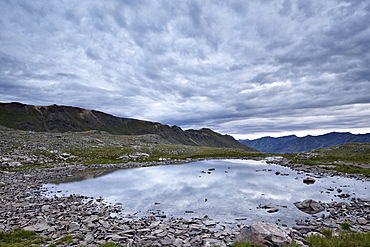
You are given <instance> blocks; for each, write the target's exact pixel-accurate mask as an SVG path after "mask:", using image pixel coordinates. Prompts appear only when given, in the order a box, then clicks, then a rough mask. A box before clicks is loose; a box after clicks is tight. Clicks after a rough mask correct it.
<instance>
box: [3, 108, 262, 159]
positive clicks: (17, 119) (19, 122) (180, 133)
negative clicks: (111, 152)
mask: <svg viewBox="0 0 370 247" xmlns="http://www.w3.org/2000/svg"><path fill="white" fill-rule="evenodd" d="M0 125H3V126H6V127H9V128H14V129H21V130H31V131H37V132H50V133H65V132H81V131H88V130H99V131H106V132H108V133H110V134H113V135H146V134H156V135H159V136H161V137H162V138H164V139H166V140H168V141H169V142H171V143H174V144H184V145H192V146H207V147H228V148H240V149H244V150H247V151H252V152H255V151H257V150H255V149H252V148H250V147H247V146H245V145H242V144H241V143H239V142H238V141H236V140H235V139H234V138H233V137H231V136H228V135H221V134H219V133H216V132H214V131H212V130H210V129H202V130H189V131H184V130H182V129H181V128H180V127H178V126H168V125H164V124H160V123H154V122H149V121H142V120H137V119H130V118H119V117H115V116H112V115H109V114H106V113H103V112H99V111H94V110H86V109H82V108H78V107H71V106H58V105H50V106H32V105H25V104H21V103H0Z"/></svg>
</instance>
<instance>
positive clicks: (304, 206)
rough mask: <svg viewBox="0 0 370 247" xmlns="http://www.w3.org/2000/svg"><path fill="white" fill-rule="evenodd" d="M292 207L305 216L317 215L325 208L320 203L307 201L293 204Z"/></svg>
mask: <svg viewBox="0 0 370 247" xmlns="http://www.w3.org/2000/svg"><path fill="white" fill-rule="evenodd" d="M294 205H295V206H296V207H297V208H298V209H299V210H301V211H302V212H305V213H307V214H317V213H320V212H322V211H324V210H325V208H324V207H323V206H322V205H321V203H319V202H317V201H315V200H312V199H308V200H304V201H301V202H295V203H294Z"/></svg>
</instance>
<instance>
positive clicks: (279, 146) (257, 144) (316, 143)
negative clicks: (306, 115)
mask: <svg viewBox="0 0 370 247" xmlns="http://www.w3.org/2000/svg"><path fill="white" fill-rule="evenodd" d="M239 142H240V143H243V144H245V145H247V146H249V147H252V148H255V149H257V150H259V151H261V152H264V153H299V152H306V151H309V150H313V149H318V148H326V147H332V146H335V145H339V144H343V143H368V142H370V134H358V135H355V134H351V133H348V132H347V133H339V132H332V133H328V134H325V135H319V136H311V135H308V136H305V137H297V136H295V135H290V136H283V137H277V138H274V137H270V136H268V137H262V138H259V139H256V140H248V139H246V140H239Z"/></svg>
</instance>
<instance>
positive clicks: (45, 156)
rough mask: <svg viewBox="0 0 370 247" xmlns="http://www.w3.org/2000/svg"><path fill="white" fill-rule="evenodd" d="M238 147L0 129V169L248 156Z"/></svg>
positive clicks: (154, 137) (147, 137) (97, 133)
mask: <svg viewBox="0 0 370 247" xmlns="http://www.w3.org/2000/svg"><path fill="white" fill-rule="evenodd" d="M258 155H260V153H258V152H257V153H251V152H248V151H247V150H243V149H239V148H220V147H204V146H190V145H183V144H174V143H171V142H170V141H168V140H166V139H164V138H163V137H161V136H159V135H154V134H146V135H137V136H136V135H112V134H110V133H108V132H104V131H84V132H67V133H47V132H32V131H22V130H14V129H9V128H5V127H1V128H0V169H2V170H8V171H16V170H23V169H26V168H35V167H53V166H65V165H70V164H85V165H90V164H108V163H126V162H132V161H137V162H146V161H160V160H173V159H184V160H186V159H188V158H206V157H250V156H258Z"/></svg>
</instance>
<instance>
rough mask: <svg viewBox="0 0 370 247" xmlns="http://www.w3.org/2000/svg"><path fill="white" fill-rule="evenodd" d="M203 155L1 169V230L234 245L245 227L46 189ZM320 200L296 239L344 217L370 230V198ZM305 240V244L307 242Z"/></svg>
mask: <svg viewBox="0 0 370 247" xmlns="http://www.w3.org/2000/svg"><path fill="white" fill-rule="evenodd" d="M243 159H245V158H243ZM252 159H255V158H252ZM199 160H204V159H189V160H187V161H184V160H170V161H166V160H164V161H158V162H144V163H137V162H128V163H122V164H104V165H90V166H84V165H72V166H64V167H54V168H45V169H30V170H25V171H21V172H5V171H0V176H1V182H2V183H3V184H5V186H3V187H1V188H0V231H11V230H12V229H14V228H23V229H25V230H32V231H35V232H37V233H38V234H40V235H41V236H43V237H50V238H52V239H54V240H55V241H57V240H58V239H60V238H62V237H63V236H65V235H74V236H75V237H74V238H73V242H72V243H69V244H66V245H69V246H71V245H72V246H80V245H85V246H95V245H97V244H102V243H106V242H114V243H117V244H120V245H123V246H126V245H130V246H132V245H133V246H141V245H151V246H213V245H217V246H229V245H231V244H232V243H233V242H234V241H235V240H236V239H237V237H238V236H239V234H240V230H241V229H239V230H235V231H233V232H231V231H230V230H228V229H224V228H223V227H222V225H219V224H218V223H217V222H214V221H212V219H210V218H208V217H207V216H205V217H203V218H195V219H192V220H185V219H177V218H176V219H175V218H164V217H163V215H162V214H160V213H158V214H156V213H153V215H151V216H147V217H143V218H135V217H134V216H131V217H130V216H122V215H121V214H120V211H121V208H120V205H111V204H108V203H105V202H104V201H103V200H102V199H99V198H89V197H86V196H83V195H71V196H67V197H56V196H55V197H50V198H48V197H46V196H44V192H45V191H42V189H41V187H42V185H43V184H45V183H47V182H48V181H49V180H50V179H55V178H63V177H66V176H69V175H70V174H71V173H73V172H76V171H83V170H87V169H98V168H118V169H123V168H133V167H143V166H158V165H168V164H176V163H177V164H181V163H186V162H194V161H199ZM271 162H273V163H278V164H279V165H282V166H289V167H291V168H292V169H294V170H297V171H301V172H307V173H310V174H315V175H316V176H347V177H352V178H355V179H363V178H361V177H360V176H358V175H347V174H342V173H338V172H334V171H328V170H325V169H322V168H320V167H313V166H304V165H294V164H289V163H288V162H287V161H286V160H278V161H276V160H275V161H271ZM307 199H309V198H307ZM317 203H319V204H320V205H321V206H322V207H323V208H324V209H325V212H326V214H322V215H321V216H320V213H319V214H317V215H319V216H314V218H313V219H311V220H307V219H306V220H301V219H297V221H296V222H297V224H296V226H294V227H293V230H292V231H293V233H294V237H293V238H292V239H293V240H298V241H299V240H302V239H303V237H304V236H306V235H307V234H312V233H315V232H320V231H321V230H323V229H332V230H333V231H338V230H340V229H341V226H340V224H341V223H343V222H349V223H350V224H351V225H352V228H351V229H352V230H354V231H359V232H369V231H370V216H369V215H370V214H369V213H370V200H368V199H367V198H351V201H350V203H346V202H341V203H335V202H317ZM282 225H284V223H283V222H282ZM300 243H301V242H300ZM301 245H302V246H304V244H303V243H301Z"/></svg>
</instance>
